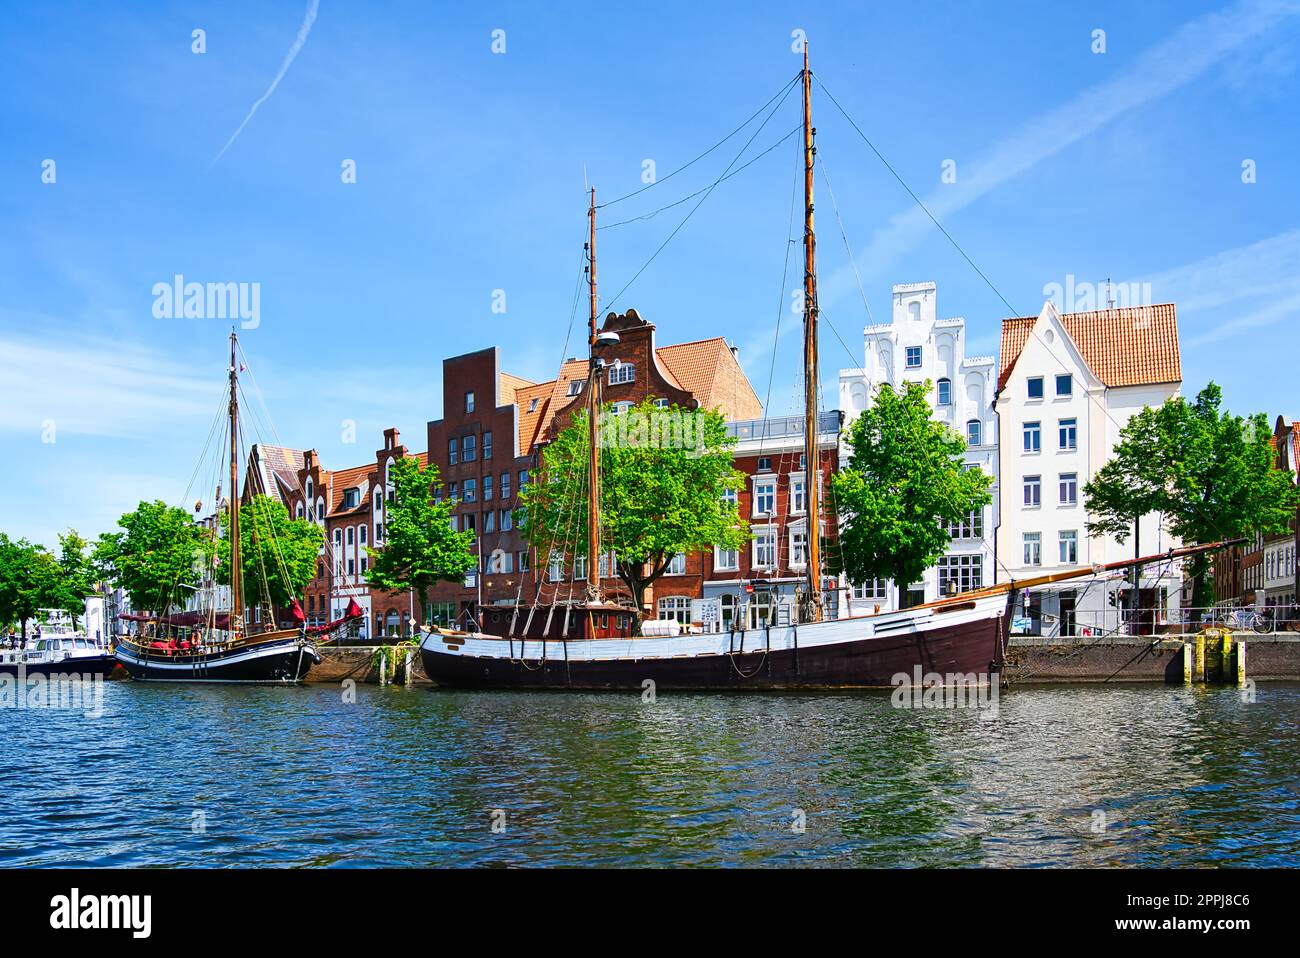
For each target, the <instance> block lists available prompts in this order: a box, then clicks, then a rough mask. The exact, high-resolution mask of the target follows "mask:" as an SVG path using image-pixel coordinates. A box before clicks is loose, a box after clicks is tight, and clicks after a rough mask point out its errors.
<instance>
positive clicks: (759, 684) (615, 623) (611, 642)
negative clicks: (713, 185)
mask: <svg viewBox="0 0 1300 958" xmlns="http://www.w3.org/2000/svg"><path fill="white" fill-rule="evenodd" d="M811 79H812V75H811V73H810V72H809V69H808V52H807V48H806V47H805V49H804V65H803V72H802V87H803V154H804V164H803V173H804V242H803V247H804V288H803V293H804V322H803V334H804V337H803V379H804V430H803V433H804V458H805V462H807V463H809V464H812V463H817V462H818V461H819V458H818V428H817V421H818V392H819V390H818V352H817V350H818V335H817V320H818V308H817V270H816V237H815V233H814V230H813V166H814V159H815V155H816V148H815V146H814V141H813V137H814V130H813V126H812V87H811ZM595 215H596V200H595V190H594V189H593V190H592V191H591V202H590V206H589V208H588V218H589V220H590V240H589V243H588V263H589V268H588V284H589V292H590V301H591V316H590V328H589V339H588V342H589V352H588V375H587V381H586V396H587V404H586V405H587V422H588V425H589V430H590V431H589V435H588V449H589V460H588V468H587V479H588V489H587V499H588V505H589V508H588V509H587V514H588V520H587V538H588V542H587V594H586V596H585V597H584V598H582V599H581V600H579V601H576V602H570V603H558V602H557V603H553V604H552V605H551V606H550V607H549V608H548V609H546V611H545V613H542V612H541V610H540V609H538V608H536V607H535V608H533V609H532V610H530V611H529V612H528V614H527V615H526V616H524V617H522V621H521V616H520V613H519V610H518V609H516V610H515V611H514V612H513V613H509V614H508V613H507V612H504V611H502V609H501V607H499V606H498V607H480V609H479V617H478V618H477V620H476V621H475V622H473V623H472V625H473V628H472V629H468V630H455V629H443V628H435V629H433V630H432V631H430V633H429V634H428V635H427V636H426V637H425V638H424V640H423V641H422V642H421V656H422V661H423V665H424V670H425V673H426V674H427V675H428V677H429V678H430V679H432V680H433V681H434V682H436V683H437V684H439V685H444V686H451V687H456V688H492V689H515V688H527V689H538V688H547V689H552V688H557V689H563V688H569V689H644V688H648V687H651V685H653V687H654V688H656V689H676V690H705V691H707V690H734V689H750V690H763V689H841V688H871V687H888V686H891V685H898V684H899V683H900V682H901V683H903V684H912V683H913V681H914V677H916V676H926V677H927V678H926V681H931V680H930V679H929V678H928V677H929V676H933V675H936V674H937V675H938V676H941V677H943V679H942V680H943V681H945V682H954V681H956V682H971V681H975V682H979V683H992V682H993V681H995V680H996V679H995V678H994V677H995V676H997V675H998V674H999V673H1000V671H1001V670H1002V667H1003V664H1004V662H1005V660H1006V647H1007V640H1008V637H1009V635H1010V632H1011V620H1012V615H1013V611H1014V608H1015V600H1016V597H1017V595H1019V594H1020V593H1021V592H1022V591H1023V590H1026V589H1032V588H1034V587H1037V586H1042V585H1045V584H1049V583H1055V582H1060V581H1065V580H1069V579H1073V578H1082V577H1084V576H1092V575H1098V574H1100V573H1102V572H1106V571H1113V570H1118V569H1124V568H1131V567H1134V566H1140V565H1141V564H1145V563H1149V562H1153V561H1157V560H1168V559H1173V558H1178V557H1180V556H1186V555H1191V554H1194V553H1196V552H1199V551H1206V550H1210V549H1214V548H1219V547H1220V546H1221V544H1217V543H1216V544H1213V545H1207V546H1193V547H1189V548H1185V549H1179V550H1173V551H1170V552H1166V553H1163V554H1161V555H1159V556H1148V557H1145V558H1139V559H1134V560H1131V561H1125V562H1117V563H1113V564H1111V565H1107V566H1104V567H1087V568H1079V569H1071V570H1066V571H1063V572H1058V573H1054V574H1051V575H1045V576H1041V577H1036V578H1034V579H1031V580H1022V581H1020V582H1009V583H1003V584H1000V585H996V586H992V587H990V588H986V589H981V590H977V591H973V592H966V593H962V594H960V595H956V596H951V597H947V598H944V599H940V600H938V601H935V602H929V603H926V604H923V605H917V606H913V607H911V608H908V609H904V610H901V611H897V612H887V613H877V614H874V615H860V616H850V617H840V618H827V616H826V606H827V604H828V603H827V602H826V599H825V592H824V587H825V584H826V583H825V582H824V581H823V580H822V578H821V541H820V540H821V530H820V529H819V528H818V523H816V522H811V523H809V534H808V537H807V560H808V561H807V582H806V583H805V585H804V588H803V589H802V590H801V602H800V603H799V607H798V608H797V609H796V610H795V615H794V616H792V617H791V621H790V622H789V623H788V624H777V623H772V622H768V623H766V624H764V625H762V626H761V627H760V628H757V629H755V628H749V629H745V628H737V627H736V620H734V619H733V620H732V622H731V625H730V628H728V629H727V630H726V631H723V632H688V633H686V634H676V632H677V630H676V629H675V628H674V629H673V630H671V631H672V633H674V634H662V633H659V634H654V633H657V632H659V630H657V629H655V628H651V626H656V625H658V624H659V623H657V622H651V623H645V625H646V626H647V627H646V628H642V629H640V630H639V632H640V634H636V633H637V632H638V629H637V613H638V611H639V610H635V609H631V608H629V607H628V606H626V605H621V604H618V603H613V602H610V601H608V600H606V599H605V598H604V597H603V596H602V594H601V585H600V581H601V580H600V572H599V566H600V551H601V550H600V541H601V540H600V509H599V502H600V485H599V483H600V478H599V477H600V460H599V456H598V454H597V453H598V442H597V438H598V434H599V418H600V415H601V384H602V381H603V378H604V377H603V376H602V375H601V372H602V370H603V369H605V368H606V366H605V364H604V362H603V361H602V360H601V358H600V352H601V350H602V349H604V348H605V347H607V346H609V345H611V344H612V343H614V342H617V333H614V332H610V331H608V330H607V331H604V332H598V331H597V305H596V227H595ZM806 487H807V491H806V493H805V494H806V496H807V510H808V515H809V516H819V515H821V501H820V500H821V491H820V489H819V484H818V483H817V482H808V483H807V484H806ZM485 622H487V623H489V624H491V625H492V627H493V629H495V628H496V627H497V626H498V625H503V626H505V628H504V629H503V630H502V631H504V632H505V634H504V635H495V634H490V633H489V632H485V631H483V628H482V627H483V624H484V623H485Z"/></svg>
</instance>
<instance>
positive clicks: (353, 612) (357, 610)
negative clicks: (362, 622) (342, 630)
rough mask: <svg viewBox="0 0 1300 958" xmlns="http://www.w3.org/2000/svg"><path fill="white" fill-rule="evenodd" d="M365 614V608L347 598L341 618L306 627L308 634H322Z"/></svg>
mask: <svg viewBox="0 0 1300 958" xmlns="http://www.w3.org/2000/svg"><path fill="white" fill-rule="evenodd" d="M365 614H366V611H365V609H363V608H361V606H359V605H357V600H356V599H349V600H348V607H347V609H346V610H344V612H343V618H341V619H335V620H334V621H333V622H327V623H326V624H325V625H313V626H309V627H308V629H307V634H308V635H324V634H325V633H326V632H333V631H334V630H335V629H337V628H338V627H339V626H340V625H343V624H344V623H345V622H351V621H352V620H353V619H359V618H361V617H362V616H363V615H365Z"/></svg>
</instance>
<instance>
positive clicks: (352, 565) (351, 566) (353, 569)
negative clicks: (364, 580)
mask: <svg viewBox="0 0 1300 958" xmlns="http://www.w3.org/2000/svg"><path fill="white" fill-rule="evenodd" d="M356 574H357V563H356V560H355V559H349V560H348V575H356Z"/></svg>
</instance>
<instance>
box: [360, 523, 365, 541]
mask: <svg viewBox="0 0 1300 958" xmlns="http://www.w3.org/2000/svg"><path fill="white" fill-rule="evenodd" d="M360 528H361V540H360V541H361V544H362V545H365V544H366V527H365V526H361V527H360Z"/></svg>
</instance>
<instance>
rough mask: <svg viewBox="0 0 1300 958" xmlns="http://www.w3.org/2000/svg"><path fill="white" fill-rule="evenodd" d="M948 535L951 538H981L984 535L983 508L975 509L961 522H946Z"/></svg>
mask: <svg viewBox="0 0 1300 958" xmlns="http://www.w3.org/2000/svg"><path fill="white" fill-rule="evenodd" d="M948 535H949V536H950V537H951V538H953V539H982V538H983V537H984V510H983V509H975V510H973V511H972V512H971V514H970V515H969V516H967V517H966V518H965V519H963V520H962V521H961V522H957V523H952V522H950V523H948Z"/></svg>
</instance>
